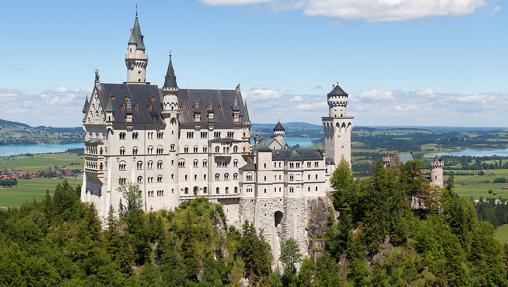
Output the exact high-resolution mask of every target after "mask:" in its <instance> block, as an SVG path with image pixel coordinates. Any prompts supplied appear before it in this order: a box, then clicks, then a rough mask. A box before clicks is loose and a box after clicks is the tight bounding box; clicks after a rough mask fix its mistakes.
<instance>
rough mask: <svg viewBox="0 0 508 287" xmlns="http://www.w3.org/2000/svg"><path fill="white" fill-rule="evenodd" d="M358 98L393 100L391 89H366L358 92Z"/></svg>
mask: <svg viewBox="0 0 508 287" xmlns="http://www.w3.org/2000/svg"><path fill="white" fill-rule="evenodd" d="M357 97H358V98H361V99H368V100H371V101H386V100H393V98H394V97H393V91H383V90H376V89H374V90H368V91H365V92H362V93H360V94H358V96H357Z"/></svg>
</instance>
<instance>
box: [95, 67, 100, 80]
mask: <svg viewBox="0 0 508 287" xmlns="http://www.w3.org/2000/svg"><path fill="white" fill-rule="evenodd" d="M99 81H100V79H99V70H98V69H95V83H98V82H99Z"/></svg>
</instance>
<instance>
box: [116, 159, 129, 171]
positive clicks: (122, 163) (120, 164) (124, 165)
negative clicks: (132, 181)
mask: <svg viewBox="0 0 508 287" xmlns="http://www.w3.org/2000/svg"><path fill="white" fill-rule="evenodd" d="M126 166H127V164H126V163H125V162H124V161H121V162H120V163H119V164H118V169H119V170H125V167H126Z"/></svg>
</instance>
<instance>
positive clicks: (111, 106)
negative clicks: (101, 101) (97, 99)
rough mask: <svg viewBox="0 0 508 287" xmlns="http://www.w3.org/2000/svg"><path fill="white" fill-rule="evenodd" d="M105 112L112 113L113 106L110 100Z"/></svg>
mask: <svg viewBox="0 0 508 287" xmlns="http://www.w3.org/2000/svg"><path fill="white" fill-rule="evenodd" d="M106 112H114V110H113V104H112V103H111V99H109V101H108V105H107V106H106Z"/></svg>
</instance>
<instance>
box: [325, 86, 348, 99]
mask: <svg viewBox="0 0 508 287" xmlns="http://www.w3.org/2000/svg"><path fill="white" fill-rule="evenodd" d="M347 95H348V94H347V93H346V92H344V90H343V89H342V88H341V87H340V86H339V83H337V84H336V85H334V87H333V90H332V91H331V92H329V93H328V96H347Z"/></svg>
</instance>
